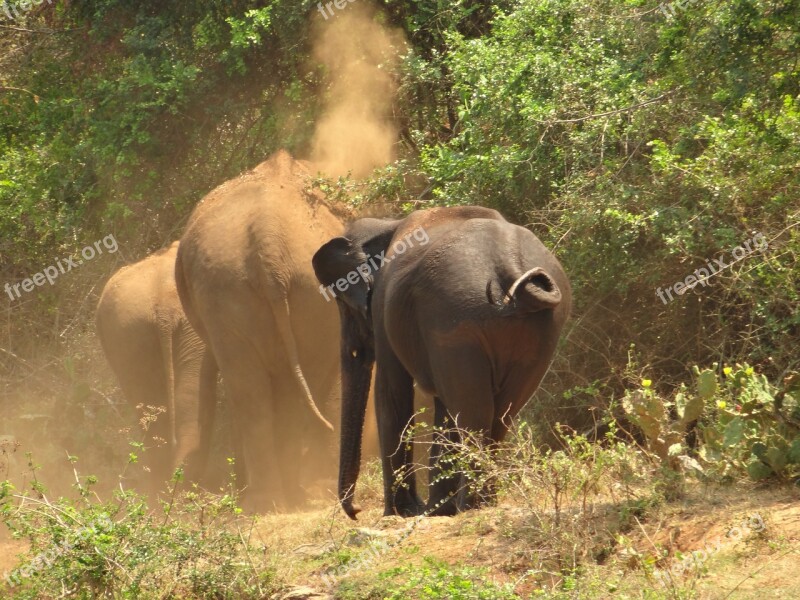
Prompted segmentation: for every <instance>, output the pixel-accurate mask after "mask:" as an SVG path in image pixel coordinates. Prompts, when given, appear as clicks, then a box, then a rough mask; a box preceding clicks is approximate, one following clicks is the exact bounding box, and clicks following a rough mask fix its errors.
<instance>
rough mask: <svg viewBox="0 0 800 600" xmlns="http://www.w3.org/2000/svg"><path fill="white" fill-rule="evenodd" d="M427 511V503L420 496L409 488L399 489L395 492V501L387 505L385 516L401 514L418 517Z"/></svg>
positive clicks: (402, 515)
mask: <svg viewBox="0 0 800 600" xmlns="http://www.w3.org/2000/svg"><path fill="white" fill-rule="evenodd" d="M424 513H425V503H424V502H423V501H422V500H420V498H419V496H417V495H416V494H415V493H413V492H410V491H409V490H405V489H402V490H398V491H397V493H395V497H394V503H393V504H391V505H387V506H386V507H385V509H384V511H383V516H384V517H388V516H392V515H399V516H401V517H404V518H407V517H416V516H419V515H421V514H424Z"/></svg>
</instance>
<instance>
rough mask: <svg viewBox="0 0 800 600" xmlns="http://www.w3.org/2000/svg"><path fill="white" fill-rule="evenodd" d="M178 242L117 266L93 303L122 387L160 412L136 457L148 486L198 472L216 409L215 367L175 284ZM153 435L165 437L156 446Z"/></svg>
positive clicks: (130, 398)
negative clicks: (178, 470) (176, 472)
mask: <svg viewBox="0 0 800 600" xmlns="http://www.w3.org/2000/svg"><path fill="white" fill-rule="evenodd" d="M177 253H178V242H175V243H173V244H172V246H170V247H169V248H167V249H164V250H160V251H159V252H156V253H155V254H153V255H151V256H148V257H147V258H145V259H144V260H142V261H140V262H138V263H136V264H133V265H129V266H127V267H123V268H122V269H120V270H119V271H117V272H116V273H115V274H114V275H113V276H112V277H111V279H109V281H108V283H107V284H106V286H105V288H103V293H102V295H101V296H100V301H99V303H98V305H97V314H96V317H95V319H96V325H97V333H98V337H99V338H100V343H101V345H102V347H103V351H104V353H105V355H106V358H107V359H108V362H109V364H110V365H111V369H112V370H113V371H114V374H115V375H116V376H117V379H118V380H119V384H120V387H121V388H122V392H123V393H124V394H125V397H126V399H127V400H128V402H130V403H131V404H133V405H134V406H136V405H139V404H143V405H146V406H148V405H149V406H155V407H158V408H162V409H164V411H165V414H163V415H162V416H161V417H159V418H157V419H156V421H155V423H153V424H151V425H150V427H149V429H148V439H149V440H150V442H149V443H148V445H149V446H153V447H151V448H150V449H149V450H148V451H147V452H146V453H145V455H144V457H143V461H144V463H145V465H147V467H148V469H149V471H150V478H151V482H150V490H149V491H150V492H151V493H155V492H157V491H158V490H159V489H161V488H163V486H164V483H165V481H167V479H169V477H170V476H171V474H172V472H173V471H174V470H175V469H176V468H177V467H178V466H181V465H183V466H184V467H185V476H186V479H187V480H190V481H199V480H200V479H201V477H202V475H203V471H204V470H205V466H206V461H207V459H208V453H209V448H210V443H211V433H212V427H213V418H214V411H215V408H216V383H217V372H218V369H217V366H216V362H215V361H214V357H213V356H212V355H211V352H210V351H209V350H208V347H207V346H206V345H205V344H204V343H203V342H202V340H201V339H200V338H199V337H198V335H197V334H196V333H195V332H194V330H193V329H192V327H191V326H190V325H189V322H188V321H187V319H186V315H185V314H184V312H183V308H182V307H181V303H180V299H179V298H178V291H177V289H176V287H175V258H176V256H177ZM156 438H161V439H163V440H165V441H166V444H163V445H160V446H159V445H158V443H156Z"/></svg>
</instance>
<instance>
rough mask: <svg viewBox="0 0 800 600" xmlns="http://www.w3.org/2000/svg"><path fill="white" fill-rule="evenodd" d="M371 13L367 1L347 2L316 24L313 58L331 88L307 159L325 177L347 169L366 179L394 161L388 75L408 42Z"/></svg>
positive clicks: (391, 86)
mask: <svg viewBox="0 0 800 600" xmlns="http://www.w3.org/2000/svg"><path fill="white" fill-rule="evenodd" d="M375 14H376V11H375V9H374V8H373V7H372V6H370V5H367V4H365V3H357V4H347V5H346V6H345V8H343V9H341V10H337V11H336V13H335V14H334V15H332V16H331V17H330V18H328V19H327V20H325V21H322V19H321V18H320V20H319V21H317V29H316V33H317V35H316V36H315V37H316V38H317V41H316V43H315V44H314V49H313V52H312V56H313V58H314V60H316V61H318V62H321V63H322V64H324V65H325V67H326V68H327V71H328V77H329V80H330V81H331V87H330V90H329V96H328V98H327V99H326V102H325V108H324V110H323V111H322V116H321V117H320V119H319V122H318V123H317V127H316V130H315V131H314V137H313V140H312V142H311V145H312V148H311V160H312V162H314V163H316V164H317V166H318V168H319V169H320V170H322V171H323V172H325V173H326V174H327V175H329V176H333V177H338V176H340V175H346V174H347V172H348V171H350V172H351V173H352V175H353V177H355V178H359V177H364V176H365V175H368V174H369V173H370V172H371V171H372V170H373V169H375V168H376V167H380V166H383V165H386V164H388V163H389V162H391V161H392V160H393V159H394V145H395V141H396V140H397V128H396V127H395V125H394V123H393V122H392V120H391V107H392V100H393V98H394V94H395V92H396V89H397V86H396V83H395V81H394V78H393V76H392V71H393V70H394V67H395V66H396V65H397V63H398V61H399V57H400V55H401V54H402V53H403V51H404V50H405V48H406V44H405V39H404V37H403V34H402V32H400V31H399V30H395V31H392V30H389V29H387V28H386V27H384V26H383V25H381V24H380V23H378V22H377V21H376V19H375ZM317 16H318V15H317Z"/></svg>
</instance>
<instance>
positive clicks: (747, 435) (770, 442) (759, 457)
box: [700, 365, 800, 480]
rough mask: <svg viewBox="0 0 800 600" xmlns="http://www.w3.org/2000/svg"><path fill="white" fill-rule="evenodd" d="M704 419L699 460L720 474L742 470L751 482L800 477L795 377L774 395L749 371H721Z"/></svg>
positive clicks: (798, 379) (799, 381)
mask: <svg viewBox="0 0 800 600" xmlns="http://www.w3.org/2000/svg"><path fill="white" fill-rule="evenodd" d="M722 372H723V380H722V385H721V386H720V387H719V392H718V393H717V395H716V397H715V402H714V403H713V405H711V406H708V407H707V411H708V414H709V417H708V418H707V420H706V422H705V423H704V424H703V425H702V426H701V430H702V434H703V446H702V447H701V449H700V457H701V458H702V459H703V460H704V462H705V463H706V464H708V465H709V466H711V465H715V464H720V465H723V470H722V473H723V474H728V473H729V472H731V471H734V470H740V471H741V470H744V471H746V472H747V474H748V475H749V476H750V477H751V478H752V479H754V480H762V479H767V478H770V477H776V478H779V479H783V480H795V479H797V478H798V477H800V376H798V375H797V374H791V375H789V376H787V377H786V378H785V379H784V382H783V384H784V385H783V389H782V390H780V391H778V390H777V389H776V388H775V387H773V386H772V385H771V384H770V383H769V381H767V378H766V377H765V376H764V375H762V374H759V373H756V372H755V370H754V369H753V368H752V367H750V366H748V365H743V366H742V365H736V367H725V368H724V369H723V370H722Z"/></svg>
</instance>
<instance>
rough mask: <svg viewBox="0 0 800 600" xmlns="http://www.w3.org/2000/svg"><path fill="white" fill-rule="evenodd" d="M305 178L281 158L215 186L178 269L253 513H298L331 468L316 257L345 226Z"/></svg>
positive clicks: (329, 336)
mask: <svg viewBox="0 0 800 600" xmlns="http://www.w3.org/2000/svg"><path fill="white" fill-rule="evenodd" d="M312 174H313V172H312V170H311V168H310V166H309V165H308V164H307V163H305V162H302V161H299V160H295V159H294V158H293V157H292V156H290V155H289V154H288V153H287V152H285V151H279V152H277V153H276V154H274V155H273V156H272V157H270V158H269V159H268V160H266V161H265V162H263V163H261V164H260V165H258V166H257V167H256V168H255V169H253V170H252V171H249V172H247V173H245V174H243V175H241V176H240V177H238V178H236V179H233V180H231V181H228V182H226V183H224V184H222V185H221V186H220V187H218V188H216V189H215V190H213V191H212V192H210V193H209V194H208V195H207V196H206V197H205V198H203V199H202V200H201V201H200V203H199V204H198V206H197V207H196V208H195V210H194V212H193V213H192V215H191V217H190V218H189V221H188V223H187V226H186V230H185V232H184V235H183V237H182V238H181V245H180V248H179V250H178V258H177V262H176V265H175V270H176V280H177V284H178V293H179V295H180V298H181V301H182V303H183V307H184V309H185V311H186V314H187V316H188V318H189V322H190V323H191V324H192V325H193V326H194V328H195V329H196V330H197V332H198V334H199V335H200V337H201V338H202V339H203V340H205V341H206V343H207V344H208V345H209V347H210V348H211V350H212V352H213V354H214V356H215V357H216V358H217V361H218V363H219V367H220V371H221V373H222V378H223V380H224V381H225V386H226V390H227V391H228V393H229V396H230V401H231V410H232V415H233V420H234V425H235V429H236V430H237V431H238V435H239V436H240V438H241V439H240V442H241V444H242V450H243V453H244V463H245V468H246V471H247V488H246V489H245V492H244V495H243V498H242V500H243V505H244V507H245V508H246V509H247V510H248V511H252V512H262V511H265V510H274V509H277V510H281V509H285V508H289V507H291V506H297V505H300V504H302V503H303V502H304V501H305V500H306V490H305V489H304V483H309V482H310V481H309V478H310V477H311V475H312V474H314V473H320V472H322V471H323V470H324V469H325V468H326V467H327V468H328V470H329V471H333V470H335V462H334V461H335V444H336V439H335V437H334V435H333V432H332V431H333V426H332V425H331V423H330V420H329V419H335V418H337V417H338V377H339V358H338V351H337V346H338V329H339V324H338V311H337V310H336V308H335V306H334V304H333V303H332V302H325V301H324V300H322V301H321V300H320V295H319V293H318V291H317V283H316V279H315V277H314V271H313V270H312V268H311V257H312V256H313V254H314V252H315V251H316V249H317V248H319V246H320V245H321V244H322V243H324V242H325V241H326V240H328V239H330V237H331V236H336V235H340V234H341V232H342V231H343V230H344V223H343V221H342V220H341V218H340V217H339V216H338V215H337V213H336V207H332V206H329V205H328V204H327V203H326V202H325V200H324V197H323V196H322V195H321V193H319V192H316V191H311V190H308V189H306V186H307V182H308V181H309V179H310V176H311V175H312ZM323 412H326V413H327V416H326V415H325V414H323ZM328 462H329V463H330V464H326V463H328ZM303 477H305V478H306V480H304V479H303Z"/></svg>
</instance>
